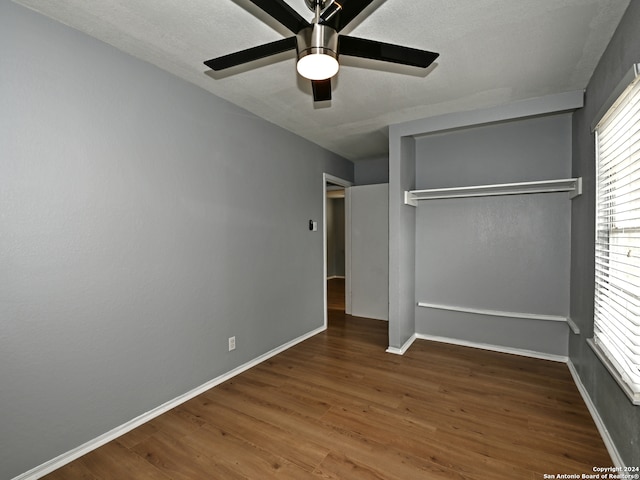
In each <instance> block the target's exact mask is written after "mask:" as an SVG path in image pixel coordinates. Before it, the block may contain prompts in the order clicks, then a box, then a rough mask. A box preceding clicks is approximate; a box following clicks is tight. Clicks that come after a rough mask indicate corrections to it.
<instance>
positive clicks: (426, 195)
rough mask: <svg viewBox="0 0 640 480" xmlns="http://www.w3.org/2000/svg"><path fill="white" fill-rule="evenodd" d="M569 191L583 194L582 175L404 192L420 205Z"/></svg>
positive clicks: (407, 201)
mask: <svg viewBox="0 0 640 480" xmlns="http://www.w3.org/2000/svg"><path fill="white" fill-rule="evenodd" d="M556 192H569V198H574V197H577V196H578V195H581V194H582V177H578V178H565V179H560V180H540V181H536V182H519V183H501V184H496V185H473V186H468V187H453V188H430V189H427V190H409V191H405V192H404V204H405V205H411V206H414V207H417V206H418V201H420V200H438V199H443V198H470V197H489V196H496V195H522V194H529V193H556Z"/></svg>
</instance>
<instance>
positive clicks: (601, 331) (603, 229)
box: [592, 65, 640, 404]
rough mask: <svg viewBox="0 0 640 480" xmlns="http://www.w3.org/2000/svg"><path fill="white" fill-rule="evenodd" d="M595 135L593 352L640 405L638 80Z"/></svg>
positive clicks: (639, 145)
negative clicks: (594, 351)
mask: <svg viewBox="0 0 640 480" xmlns="http://www.w3.org/2000/svg"><path fill="white" fill-rule="evenodd" d="M635 67H636V68H634V70H633V73H634V74H633V76H632V77H633V80H632V82H631V84H630V85H629V84H627V85H628V86H627V88H626V89H625V90H624V91H623V92H622V94H621V95H620V96H619V97H618V99H617V100H616V101H615V102H614V103H613V105H612V106H611V107H610V108H609V110H608V111H607V113H606V114H605V115H604V116H603V117H602V119H601V120H600V121H599V123H598V124H597V126H596V127H595V130H596V149H597V157H596V163H597V167H596V239H595V244H596V248H595V263H596V267H595V299H594V316H595V318H594V334H593V337H594V338H593V343H592V345H593V346H594V349H595V350H596V352H597V353H598V354H599V356H600V357H601V358H602V359H603V360H604V363H605V365H607V367H608V368H609V370H610V371H611V372H612V373H613V375H614V377H615V378H616V379H617V380H618V381H619V383H620V384H621V385H622V387H623V389H624V390H625V392H626V393H627V395H628V396H629V397H630V398H631V400H632V401H633V403H635V404H640V81H639V80H640V77H639V76H638V65H636V66H635Z"/></svg>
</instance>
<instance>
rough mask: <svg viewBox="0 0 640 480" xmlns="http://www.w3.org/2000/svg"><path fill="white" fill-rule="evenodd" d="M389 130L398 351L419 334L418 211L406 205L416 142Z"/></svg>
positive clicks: (393, 337)
mask: <svg viewBox="0 0 640 480" xmlns="http://www.w3.org/2000/svg"><path fill="white" fill-rule="evenodd" d="M389 128H390V134H389V347H391V348H394V349H399V348H401V347H403V346H404V345H405V344H406V343H407V341H408V340H409V339H410V338H411V337H412V336H413V335H414V334H415V332H416V322H415V303H416V302H415V263H416V261H415V260H416V209H415V208H414V207H411V206H408V205H404V204H403V201H404V192H405V190H414V189H415V185H416V148H415V147H416V145H415V144H416V142H415V139H414V138H413V137H409V136H402V135H401V134H400V133H399V132H397V131H396V129H397V128H398V127H396V126H393V125H392V126H391V127H389Z"/></svg>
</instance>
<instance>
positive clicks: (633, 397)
mask: <svg viewBox="0 0 640 480" xmlns="http://www.w3.org/2000/svg"><path fill="white" fill-rule="evenodd" d="M587 345H589V346H590V347H591V350H593V353H595V354H596V357H598V359H599V360H600V362H602V364H603V365H604V367H605V368H606V369H607V371H608V372H609V374H610V375H611V376H612V377H613V379H614V380H615V381H616V383H617V384H618V385H619V386H620V388H621V389H622V391H623V392H624V394H625V395H626V396H627V398H628V399H629V401H630V402H631V403H632V404H634V405H640V393H636V392H635V391H634V390H633V389H632V388H631V387H629V384H628V383H627V382H626V381H625V380H624V378H622V375H620V370H618V368H617V367H616V366H615V365H614V364H613V362H612V361H611V359H610V358H609V356H608V355H607V354H606V353H605V352H604V351H603V350H602V349H601V348H600V347H599V346H598V344H597V343H596V342H595V341H594V339H593V338H587Z"/></svg>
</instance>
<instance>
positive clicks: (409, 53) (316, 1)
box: [204, 0, 439, 102]
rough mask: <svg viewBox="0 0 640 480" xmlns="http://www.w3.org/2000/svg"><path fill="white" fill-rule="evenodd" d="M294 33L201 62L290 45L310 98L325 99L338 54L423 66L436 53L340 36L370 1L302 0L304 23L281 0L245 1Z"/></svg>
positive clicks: (229, 61)
mask: <svg viewBox="0 0 640 480" xmlns="http://www.w3.org/2000/svg"><path fill="white" fill-rule="evenodd" d="M250 1H251V3H253V4H254V5H256V6H257V7H259V8H261V9H262V10H263V11H264V12H266V13H267V14H269V15H270V16H272V17H273V18H274V19H276V20H277V21H278V22H280V23H281V24H282V25H284V26H285V27H287V28H288V29H289V30H291V32H293V33H294V34H295V35H293V36H291V37H288V38H284V39H282V40H277V41H275V42H271V43H266V44H264V45H259V46H257V47H252V48H248V49H246V50H241V51H239V52H235V53H231V54H229V55H224V56H222V57H218V58H213V59H211V60H207V61H206V62H204V64H205V65H207V66H208V67H209V68H211V69H212V70H224V69H226V68H230V67H235V66H237V65H241V64H243V63H248V62H252V61H254V60H258V59H260V58H265V57H269V56H271V55H276V54H278V53H282V52H286V51H287V50H294V49H295V50H296V51H297V55H298V63H297V70H298V73H299V74H300V75H302V76H303V77H305V78H308V79H309V80H311V86H312V89H313V100H314V102H319V101H325V100H331V77H333V76H334V75H335V74H336V73H337V72H338V69H339V68H340V65H339V63H338V58H339V56H340V55H350V56H353V57H362V58H368V59H373V60H381V61H384V62H393V63H399V64H403V65H410V66H414V67H420V68H427V67H428V66H429V65H431V64H432V63H433V62H434V60H435V59H436V58H438V56H439V54H438V53H434V52H428V51H426V50H418V49H415V48H409V47H403V46H400V45H394V44H390V43H383V42H377V41H375V40H367V39H364V38H356V37H351V36H348V35H340V34H339V33H338V32H340V30H342V29H343V28H344V27H346V26H347V25H348V24H349V22H351V20H353V19H354V18H355V17H357V16H358V15H359V14H360V13H361V12H362V11H363V10H364V9H365V8H367V6H368V5H369V4H371V3H372V2H373V0H305V2H306V4H307V7H308V8H309V9H310V10H311V11H312V12H314V18H313V20H312V21H311V22H307V21H306V20H305V19H304V18H302V17H301V16H300V14H299V13H298V12H296V11H295V10H294V9H293V8H291V7H290V6H289V5H288V4H287V3H285V2H284V1H283V0H250Z"/></svg>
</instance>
